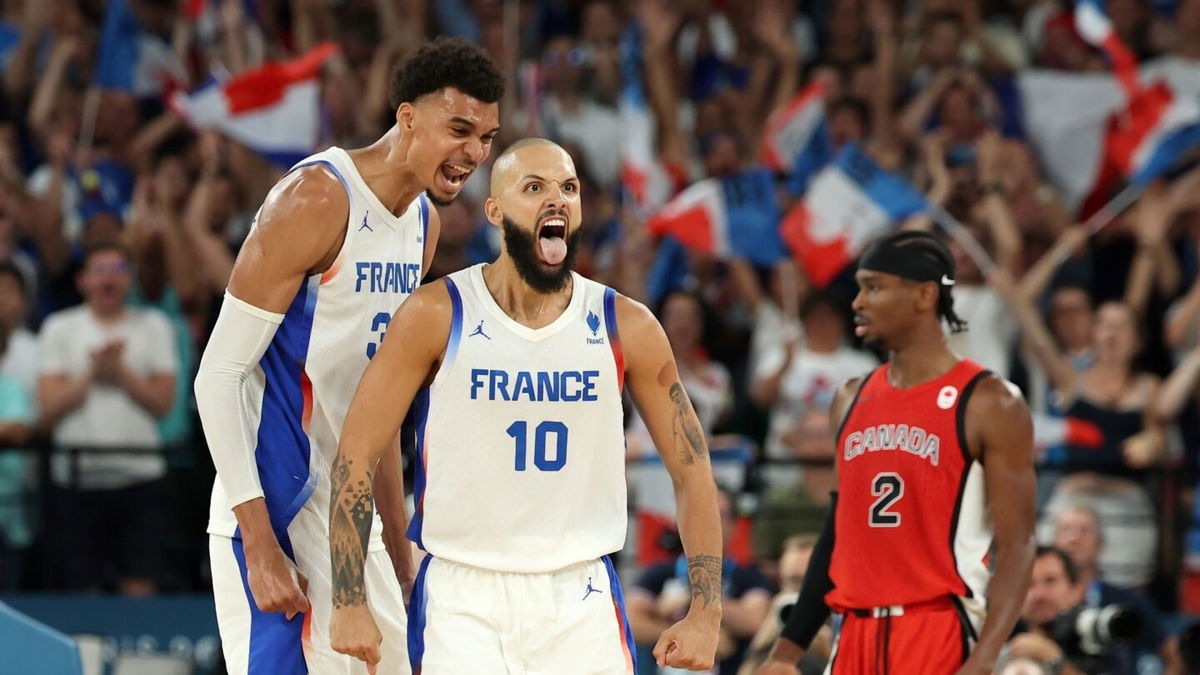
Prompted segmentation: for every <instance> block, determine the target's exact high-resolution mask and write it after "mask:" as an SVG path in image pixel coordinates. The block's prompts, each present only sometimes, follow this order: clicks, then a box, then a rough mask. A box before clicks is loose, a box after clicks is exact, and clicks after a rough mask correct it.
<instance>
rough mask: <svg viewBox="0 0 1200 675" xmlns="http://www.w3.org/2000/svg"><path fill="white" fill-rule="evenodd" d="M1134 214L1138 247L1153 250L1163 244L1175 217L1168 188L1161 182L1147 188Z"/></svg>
mask: <svg viewBox="0 0 1200 675" xmlns="http://www.w3.org/2000/svg"><path fill="white" fill-rule="evenodd" d="M1133 214H1134V218H1133V228H1134V234H1136V235H1137V241H1138V245H1139V246H1141V247H1143V248H1152V247H1154V246H1157V245H1159V244H1161V243H1162V242H1163V240H1164V239H1165V238H1166V236H1167V227H1168V226H1169V225H1170V224H1171V220H1172V216H1173V215H1174V214H1173V213H1172V212H1171V205H1170V201H1169V200H1168V198H1167V190H1166V187H1164V186H1163V184H1162V183H1161V182H1158V183H1153V184H1151V185H1150V186H1149V187H1147V188H1146V191H1145V192H1143V193H1142V196H1141V197H1140V198H1139V199H1138V205H1137V209H1136V210H1134V212H1133Z"/></svg>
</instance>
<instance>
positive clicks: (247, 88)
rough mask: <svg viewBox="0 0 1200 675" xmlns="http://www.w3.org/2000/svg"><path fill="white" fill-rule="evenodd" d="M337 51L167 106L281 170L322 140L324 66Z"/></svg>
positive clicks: (275, 66) (251, 74)
mask: <svg viewBox="0 0 1200 675" xmlns="http://www.w3.org/2000/svg"><path fill="white" fill-rule="evenodd" d="M337 51H338V48H337V45H335V44H333V43H332V42H326V43H322V44H320V45H317V46H316V47H314V48H313V49H312V50H311V51H309V52H308V53H307V54H305V55H303V56H301V57H300V58H298V59H296V60H294V61H289V62H287V63H268V64H266V65H264V66H262V67H261V68H258V69H257V70H252V71H248V72H246V73H243V74H241V75H238V76H237V77H235V78H233V79H231V80H229V81H227V82H224V83H215V82H214V83H211V84H209V85H208V86H205V87H202V88H200V89H199V90H197V91H194V92H192V93H190V94H184V93H182V92H177V93H176V94H175V95H174V96H172V97H171V99H170V101H169V103H170V105H171V107H172V109H174V110H175V111H176V112H177V113H179V114H180V115H181V116H182V117H184V118H185V119H186V120H187V121H188V122H189V123H190V124H192V126H195V127H198V128H200V129H210V128H215V129H217V130H219V131H221V132H222V133H223V134H225V135H227V136H229V137H230V138H233V139H234V140H236V141H238V142H239V143H242V144H243V145H245V146H246V147H248V148H250V149H251V150H254V151H255V152H258V153H259V154H261V155H263V156H264V157H266V158H267V159H269V160H271V161H272V162H274V163H276V164H279V165H281V166H291V165H292V164H295V163H296V162H298V161H300V160H301V159H303V158H304V157H305V156H307V155H309V154H311V153H312V152H313V150H315V149H316V147H317V143H318V142H319V140H320V115H319V107H318V106H319V100H318V96H319V86H318V82H317V76H318V74H319V72H320V69H321V65H322V64H323V63H325V62H326V61H328V60H329V59H330V58H332V57H333V56H334V55H335V54H336V53H337Z"/></svg>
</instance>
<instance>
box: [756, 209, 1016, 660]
mask: <svg viewBox="0 0 1200 675" xmlns="http://www.w3.org/2000/svg"><path fill="white" fill-rule="evenodd" d="M855 277H856V279H857V281H858V286H859V291H858V296H857V297H855V299H854V303H853V308H854V311H855V321H856V324H857V333H858V335H859V336H861V337H862V338H863V339H864V341H865V342H866V343H867V344H868V345H871V346H874V347H877V348H879V349H883V350H886V351H888V352H890V359H889V361H888V363H886V364H885V365H883V366H880V367H879V368H877V369H876V370H875V371H873V372H871V373H870V374H868V375H866V376H865V377H862V378H857V379H854V380H851V381H849V382H847V383H846V384H844V385H843V386H842V387H841V389H840V390H839V392H838V394H837V397H836V399H835V401H834V405H833V409H832V411H831V415H832V418H833V423H834V425H835V427H836V428H837V442H838V445H837V447H838V453H837V472H838V478H837V486H838V491H837V493H835V498H834V509H833V513H832V514H831V517H830V522H828V523H826V527H825V532H824V533H823V534H822V536H821V539H820V540H819V542H818V544H817V548H816V549H815V550H814V551H813V557H812V561H811V562H810V564H809V568H808V574H807V575H806V576H805V579H804V588H803V590H802V591H801V595H800V599H799V600H798V601H797V604H796V607H795V608H794V609H793V611H792V613H791V615H790V616H789V617H788V622H787V625H786V626H785V627H784V630H783V632H782V635H781V637H780V639H779V641H778V642H776V644H775V646H774V648H773V650H772V652H771V656H770V657H769V660H768V662H767V664H766V665H764V666H763V667H762V668H761V669H760V670H759V672H760V673H762V674H764V675H787V674H793V673H797V672H798V671H797V669H796V665H795V664H796V661H798V660H799V658H800V657H801V656H802V655H803V653H804V649H805V648H807V647H808V644H809V642H810V641H811V640H812V638H813V636H814V635H815V634H816V632H817V630H818V629H819V628H820V626H821V624H822V623H824V621H825V619H826V618H827V617H828V616H829V610H830V609H832V610H834V611H836V612H839V613H841V614H842V616H843V622H842V627H841V631H840V634H839V636H838V638H837V642H836V644H835V647H834V651H833V656H832V660H831V663H830V669H829V670H828V671H827V672H831V673H834V674H835V675H841V674H842V673H855V674H857V673H928V674H933V675H938V674H943V673H945V674H950V673H990V672H991V668H992V665H993V664H994V663H995V661H996V657H997V656H998V655H999V653H1000V648H1001V646H1003V644H1004V641H1005V640H1006V639H1007V637H1008V636H1009V634H1010V633H1011V632H1012V629H1013V625H1014V624H1015V623H1016V621H1017V617H1018V615H1019V614H1020V611H1021V603H1022V601H1023V599H1024V597H1025V590H1026V588H1027V586H1028V584H1029V579H1030V569H1031V567H1032V564H1033V554H1034V539H1033V523H1034V475H1033V431H1032V424H1031V422H1030V419H1029V411H1028V409H1027V408H1026V406H1025V403H1024V402H1023V401H1022V399H1021V397H1020V395H1019V393H1018V392H1017V390H1016V388H1015V387H1013V385H1011V384H1009V383H1008V382H1006V381H1004V380H1002V379H1000V378H999V377H997V376H995V375H993V374H991V373H989V372H987V371H986V370H984V369H983V368H982V367H980V366H979V365H978V364H976V363H973V362H971V361H967V360H962V359H959V358H958V357H957V356H955V355H954V354H953V353H952V352H951V351H950V349H949V348H948V347H947V346H946V338H945V334H944V333H943V330H942V320H943V319H945V320H946V321H947V322H948V323H949V324H950V327H951V329H952V330H962V329H964V328H965V327H966V326H965V324H964V323H963V322H962V321H961V320H959V319H958V317H957V316H955V314H954V311H953V309H952V307H953V303H952V301H951V295H950V291H951V288H952V287H953V285H954V261H953V258H952V257H951V255H950V252H949V251H948V250H947V249H946V247H945V246H944V245H943V244H942V243H941V242H940V241H938V240H937V239H936V238H934V237H933V236H932V235H929V234H927V233H923V232H898V233H895V234H892V235H889V236H887V237H885V238H883V239H881V240H880V241H878V242H876V243H875V244H874V245H873V246H872V247H871V248H869V249H868V250H867V252H866V253H865V254H863V257H862V259H861V261H860V263H859V269H858V272H857V273H856V275H855ZM989 551H991V552H993V553H994V557H993V563H994V565H993V567H994V570H993V571H992V572H991V573H989V571H988V564H987V560H986V558H987V556H988V554H989ZM989 582H990V583H989Z"/></svg>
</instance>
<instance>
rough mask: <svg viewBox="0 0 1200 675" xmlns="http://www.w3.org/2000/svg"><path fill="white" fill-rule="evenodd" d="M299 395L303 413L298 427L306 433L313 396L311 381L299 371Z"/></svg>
mask: <svg viewBox="0 0 1200 675" xmlns="http://www.w3.org/2000/svg"><path fill="white" fill-rule="evenodd" d="M300 395H301V396H302V397H303V398H304V412H303V413H302V414H301V417H300V426H302V427H303V428H304V431H306V432H307V431H308V422H309V420H311V419H312V409H313V394H312V380H310V379H308V372H307V371H304V370H302V371H300Z"/></svg>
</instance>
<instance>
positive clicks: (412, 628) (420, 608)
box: [408, 555, 433, 675]
mask: <svg viewBox="0 0 1200 675" xmlns="http://www.w3.org/2000/svg"><path fill="white" fill-rule="evenodd" d="M430 560H433V556H431V555H427V556H425V559H424V560H422V561H421V567H420V568H419V569H418V570H417V578H416V580H415V581H414V582H413V589H412V597H411V598H409V602H408V606H409V612H408V665H409V666H410V667H411V668H412V672H413V675H421V659H422V658H424V657H425V621H426V618H427V617H428V612H429V610H428V605H429V593H428V592H427V591H426V590H425V572H426V571H427V570H429V561H430Z"/></svg>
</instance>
